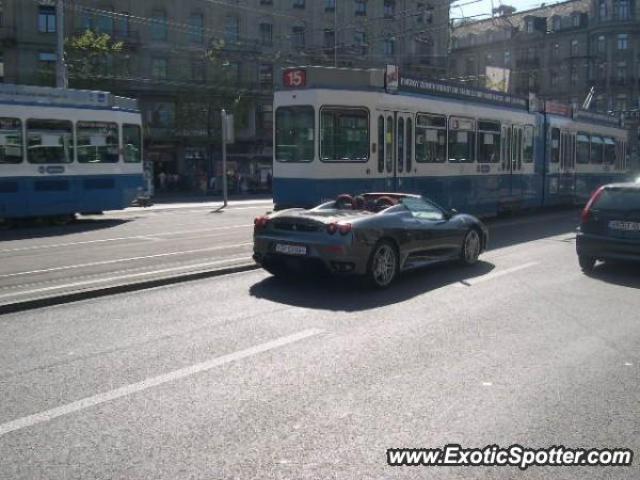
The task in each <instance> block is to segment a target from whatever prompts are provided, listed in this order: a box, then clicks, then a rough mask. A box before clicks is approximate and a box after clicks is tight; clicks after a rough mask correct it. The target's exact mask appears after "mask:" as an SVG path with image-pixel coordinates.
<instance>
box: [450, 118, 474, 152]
mask: <svg viewBox="0 0 640 480" xmlns="http://www.w3.org/2000/svg"><path fill="white" fill-rule="evenodd" d="M475 130H476V129H475V121H474V120H471V119H470V118H461V117H451V118H449V161H450V162H454V163H473V162H474V160H475V146H476V131H475Z"/></svg>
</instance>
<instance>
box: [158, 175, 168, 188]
mask: <svg viewBox="0 0 640 480" xmlns="http://www.w3.org/2000/svg"><path fill="white" fill-rule="evenodd" d="M158 182H159V183H160V190H161V191H163V192H164V190H165V189H166V188H167V174H166V173H164V170H163V171H162V172H160V173H159V174H158Z"/></svg>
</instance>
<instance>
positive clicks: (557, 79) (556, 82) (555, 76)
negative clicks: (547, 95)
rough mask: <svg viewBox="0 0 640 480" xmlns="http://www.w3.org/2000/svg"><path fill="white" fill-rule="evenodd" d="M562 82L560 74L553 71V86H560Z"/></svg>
mask: <svg viewBox="0 0 640 480" xmlns="http://www.w3.org/2000/svg"><path fill="white" fill-rule="evenodd" d="M559 84H560V75H558V72H551V88H558V85H559Z"/></svg>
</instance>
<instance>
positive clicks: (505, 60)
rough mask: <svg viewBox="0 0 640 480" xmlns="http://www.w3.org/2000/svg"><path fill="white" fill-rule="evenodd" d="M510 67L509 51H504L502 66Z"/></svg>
mask: <svg viewBox="0 0 640 480" xmlns="http://www.w3.org/2000/svg"><path fill="white" fill-rule="evenodd" d="M510 65H511V50H505V51H504V66H505V67H508V66H510Z"/></svg>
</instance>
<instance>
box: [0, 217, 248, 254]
mask: <svg viewBox="0 0 640 480" xmlns="http://www.w3.org/2000/svg"><path fill="white" fill-rule="evenodd" d="M248 227H253V224H245V225H229V226H226V227H216V228H201V229H198V230H183V231H178V232H157V233H150V234H149V235H150V236H145V235H133V236H130V237H115V238H103V239H98V240H83V241H81V242H67V243H54V244H50V245H33V246H31V247H17V248H7V249H4V250H0V253H13V252H26V251H30V250H45V249H48V248H61V247H73V246H76V245H89V244H92V243H105V242H120V241H123V240H146V239H153V240H160V239H158V238H157V237H166V236H173V235H184V234H186V233H203V232H217V231H218V230H232V229H236V228H248ZM82 233H86V232H82ZM82 233H81V234H82ZM151 235H152V236H153V237H151Z"/></svg>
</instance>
